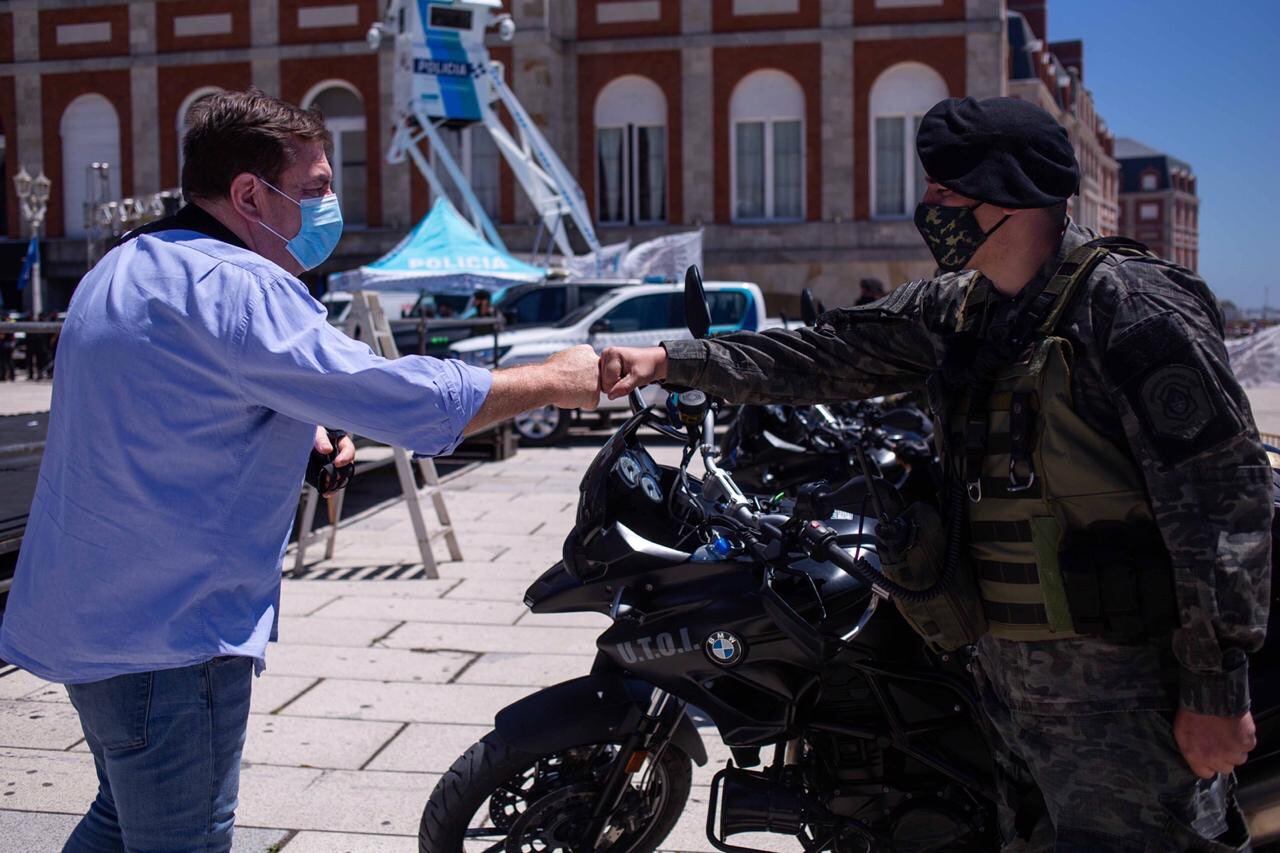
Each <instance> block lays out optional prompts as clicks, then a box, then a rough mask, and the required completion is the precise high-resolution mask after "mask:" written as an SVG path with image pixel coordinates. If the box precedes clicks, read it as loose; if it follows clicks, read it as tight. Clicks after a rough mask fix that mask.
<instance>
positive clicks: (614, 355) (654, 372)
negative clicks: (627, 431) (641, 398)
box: [600, 347, 667, 400]
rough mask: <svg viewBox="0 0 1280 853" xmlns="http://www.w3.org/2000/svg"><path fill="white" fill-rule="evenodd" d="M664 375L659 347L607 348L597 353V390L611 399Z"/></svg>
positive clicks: (664, 363)
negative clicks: (598, 364) (598, 372)
mask: <svg viewBox="0 0 1280 853" xmlns="http://www.w3.org/2000/svg"><path fill="white" fill-rule="evenodd" d="M666 378H667V351H666V350H665V349H663V348H662V347H609V348H608V349H606V350H605V351H604V352H603V353H602V354H601V355H600V390H601V391H603V392H604V393H605V394H608V395H609V399H610V400H616V399H618V398H619V397H625V396H626V395H627V394H630V393H631V392H632V391H634V390H635V389H637V388H643V387H644V386H646V385H649V384H651V383H654V382H661V381H662V380H663V379H666Z"/></svg>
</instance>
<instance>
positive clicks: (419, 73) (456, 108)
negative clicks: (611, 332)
mask: <svg viewBox="0 0 1280 853" xmlns="http://www.w3.org/2000/svg"><path fill="white" fill-rule="evenodd" d="M491 28H492V29H496V30H497V32H498V34H499V36H500V37H501V38H503V39H504V40H510V39H511V37H512V36H513V35H514V34H515V22H514V21H513V20H512V18H511V16H510V15H508V14H505V13H503V12H502V2H501V0H388V2H387V6H386V11H385V14H384V15H383V19H382V20H381V21H379V22H378V23H375V24H374V25H373V26H372V27H371V28H370V29H369V37H368V40H369V46H370V47H371V48H373V49H375V50H376V49H377V48H378V47H379V46H380V45H381V43H382V39H383V37H384V36H387V35H390V36H393V37H394V38H395V46H396V58H395V62H396V71H395V83H394V88H393V97H394V101H395V108H394V109H395V121H396V131H395V137H394V139H393V140H392V142H391V147H390V149H389V150H388V151H387V162H389V163H402V162H404V160H405V158H406V157H408V158H409V159H410V160H412V161H413V163H414V165H415V166H416V167H417V169H418V171H419V172H421V173H422V176H423V177H424V178H425V179H426V181H427V183H428V184H429V185H430V186H431V189H432V191H433V192H434V193H436V194H437V195H444V194H445V190H444V184H443V182H442V181H441V180H440V176H439V175H438V174H437V172H436V170H435V168H434V167H433V164H432V163H431V161H430V160H429V159H428V158H427V156H426V155H425V154H424V153H423V151H422V149H421V143H422V140H423V139H427V140H429V141H430V143H431V150H432V152H433V154H434V155H435V160H436V163H437V164H438V165H440V166H442V167H443V168H444V171H445V173H446V174H448V176H449V178H450V181H451V182H452V183H453V185H454V186H455V187H456V188H457V190H458V193H459V195H460V196H461V197H462V201H463V204H464V206H465V207H466V211H465V212H466V214H467V216H468V217H469V218H470V219H471V222H472V223H473V224H474V225H475V226H476V228H477V230H479V231H480V232H481V233H483V234H484V235H485V237H486V239H488V240H489V242H490V243H492V244H493V245H494V246H495V247H497V248H500V249H503V250H505V249H506V246H505V245H504V244H503V241H502V238H501V237H500V236H499V235H498V230H497V229H496V228H495V227H494V225H493V222H492V221H491V220H490V219H489V216H488V214H487V213H485V210H484V208H483V206H482V205H481V204H480V200H479V199H478V198H477V197H476V194H475V192H474V190H473V189H472V188H471V184H470V182H469V181H468V180H467V178H466V175H465V173H464V171H463V169H462V168H461V166H460V165H459V164H458V162H457V161H456V160H455V159H454V157H453V155H452V154H451V153H450V151H449V148H448V146H447V145H446V144H445V141H444V138H443V136H442V135H441V133H440V130H441V128H462V127H467V126H470V125H476V124H480V125H483V126H484V127H485V129H487V130H488V132H489V133H490V134H491V135H492V137H493V140H494V143H495V144H496V145H497V148H498V150H499V151H500V152H501V153H502V156H503V158H504V159H505V160H506V161H507V165H508V166H510V167H511V171H512V174H514V175H515V178H516V180H517V181H518V182H519V184H520V186H521V187H522V188H523V189H524V191H525V194H526V195H527V196H528V197H529V200H530V201H531V202H532V203H533V207H534V209H535V210H536V211H537V213H538V216H539V217H540V218H541V223H542V224H541V228H540V230H539V238H538V240H537V241H535V246H534V251H535V253H536V252H537V251H538V250H539V249H540V248H541V245H540V244H541V239H542V235H543V234H544V233H545V234H546V235H547V237H548V238H549V240H548V243H547V251H548V252H549V251H550V248H551V245H552V244H554V245H555V247H556V249H557V250H559V252H560V254H561V255H563V256H564V257H566V258H571V257H573V256H574V255H575V254H576V253H575V252H574V250H573V246H572V244H571V243H570V240H569V233H568V230H567V228H566V224H565V220H566V219H568V220H571V221H572V222H573V224H574V226H575V227H576V228H577V230H578V233H579V234H580V235H582V239H583V240H584V241H585V242H586V245H587V251H589V252H592V253H594V254H595V256H596V257H599V256H600V241H599V239H598V238H597V237H596V232H595V227H594V226H593V225H592V222H591V213H590V208H589V207H588V205H587V201H586V198H585V196H584V195H583V192H582V188H581V187H580V186H579V185H578V182H577V181H576V180H575V179H574V177H573V174H572V173H571V172H570V171H569V170H568V168H566V167H565V165H564V163H563V162H562V161H561V159H560V157H559V156H557V154H556V152H555V150H554V149H553V148H552V147H551V145H550V144H549V143H548V142H547V140H546V137H544V136H543V135H542V133H541V131H539V130H538V128H537V126H536V125H534V123H533V119H531V118H530V117H529V114H528V112H526V111H525V109H524V107H523V106H522V105H521V103H520V101H519V99H517V98H516V96H515V93H514V92H512V91H511V89H510V88H509V87H508V86H507V84H506V81H505V80H504V79H503V68H502V63H500V62H497V61H494V60H492V59H490V57H489V51H488V48H486V47H485V43H484V40H485V33H486V32H488V31H489V30H490V29H491ZM498 102H501V103H502V105H503V106H504V107H505V108H506V110H507V113H508V115H509V116H510V119H511V123H512V125H513V126H514V128H515V135H514V136H513V135H512V134H511V133H510V132H509V131H508V130H507V128H506V126H505V125H504V124H503V123H502V121H501V120H500V119H499V117H498V113H497V111H496V109H495V106H496V105H497V104H498Z"/></svg>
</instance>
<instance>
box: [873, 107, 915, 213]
mask: <svg viewBox="0 0 1280 853" xmlns="http://www.w3.org/2000/svg"><path fill="white" fill-rule="evenodd" d="M882 118H897V119H902V168H903V175H902V212H900V213H881V212H880V196H879V193H877V192H876V181H877V178H878V177H879V174H880V172H879V171H878V170H879V164H878V163H877V157H878V156H879V151H880V144H879V140H878V139H877V137H876V134H877V133H878V132H879V131H878V130H877V129H876V125H877V123H878V122H879V121H880V119H882ZM922 118H924V113H896V114H895V113H878V114H875V115H872V116H871V181H870V185H871V218H872V219H882V220H895V219H910V218H912V216H914V215H915V204H913V203H912V200H913V199H914V200H915V201H919V200H920V197H921V196H922V195H924V187H917V186H916V177H917V175H916V172H917V169H916V159H917V158H916V145H915V140H916V130H917V126H918V125H919V123H920V119H922ZM925 177H926V178H927V176H925Z"/></svg>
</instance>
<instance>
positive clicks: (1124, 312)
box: [664, 225, 1272, 716]
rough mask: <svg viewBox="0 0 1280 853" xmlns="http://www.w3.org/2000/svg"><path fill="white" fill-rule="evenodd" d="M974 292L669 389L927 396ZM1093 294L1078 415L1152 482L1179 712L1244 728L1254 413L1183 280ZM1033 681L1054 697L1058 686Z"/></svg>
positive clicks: (758, 342) (733, 360)
mask: <svg viewBox="0 0 1280 853" xmlns="http://www.w3.org/2000/svg"><path fill="white" fill-rule="evenodd" d="M1092 236H1093V235H1091V234H1089V233H1088V232H1086V231H1084V230H1082V229H1080V228H1078V227H1076V226H1075V225H1071V226H1069V227H1068V229H1067V231H1066V233H1065V235H1064V238H1063V241H1062V244H1061V246H1060V248H1059V250H1058V253H1057V255H1056V256H1055V257H1054V258H1051V259H1050V260H1049V262H1048V263H1047V264H1046V265H1045V267H1044V268H1043V269H1042V270H1041V272H1040V273H1039V274H1038V275H1037V277H1036V278H1035V279H1033V280H1032V281H1031V282H1030V283H1029V284H1028V285H1027V286H1026V287H1025V288H1023V290H1022V291H1021V292H1020V293H1019V295H1018V296H1017V297H1012V298H1010V297H1001V296H1000V295H999V294H996V293H995V292H994V288H992V294H993V299H994V303H993V304H994V311H996V312H999V311H1009V312H1012V311H1014V310H1016V309H1017V308H1018V307H1019V306H1021V305H1023V304H1025V302H1026V301H1027V300H1029V299H1030V298H1032V297H1034V295H1035V294H1036V293H1037V292H1039V291H1040V290H1041V289H1043V287H1044V285H1045V284H1046V283H1047V282H1048V279H1049V278H1050V277H1051V276H1052V274H1053V272H1054V271H1055V270H1056V269H1057V267H1058V264H1059V263H1060V262H1061V260H1062V259H1063V258H1064V257H1065V256H1066V255H1067V254H1068V253H1069V252H1070V251H1071V250H1072V249H1074V248H1076V247H1077V246H1079V245H1081V244H1082V243H1084V242H1087V241H1088V240H1089V239H1091V237H1092ZM972 287H991V284H990V282H988V281H987V280H986V279H985V278H983V277H982V276H981V275H979V274H977V273H974V272H968V273H951V274H945V275H942V276H940V277H938V278H935V279H932V280H919V281H912V282H909V283H907V284H904V285H902V286H900V287H898V288H897V289H896V290H894V291H893V292H892V293H890V294H889V295H888V296H886V297H884V298H883V299H880V300H879V301H877V302H873V303H870V304H868V305H864V306H859V307H855V308H843V309H838V310H835V311H829V312H827V313H826V314H823V315H822V317H821V318H819V321H818V324H817V326H816V327H815V328H812V329H808V328H806V329H792V330H783V329H770V330H768V331H765V332H763V333H749V332H742V333H737V334H732V335H726V336H723V337H717V338H716V339H714V340H710V341H672V342H668V343H665V344H664V346H665V347H666V350H667V357H668V362H667V381H669V382H671V383H673V384H678V385H685V386H693V387H697V388H701V389H704V390H707V391H709V392H712V393H714V394H717V395H719V396H722V397H725V398H726V399H728V400H730V401H733V402H737V403H764V402H775V403H793V404H798V405H800V404H810V403H816V402H823V401H836V400H847V399H861V398H865V397H871V396H876V395H880V394H889V393H895V392H901V391H912V390H919V389H921V388H922V387H923V386H924V384H925V382H926V380H927V379H928V377H929V376H930V375H931V374H932V373H934V372H935V371H937V370H938V369H939V368H940V366H941V365H942V361H943V356H944V352H945V342H946V339H947V336H948V335H949V334H950V333H951V332H953V331H954V329H955V326H956V319H957V314H958V312H959V309H960V306H961V305H962V304H963V302H964V298H965V294H966V292H967V289H968V288H972ZM1081 290H1082V292H1080V293H1078V294H1077V296H1076V298H1075V299H1074V300H1073V302H1072V304H1071V305H1070V306H1068V308H1067V311H1066V313H1065V314H1064V316H1063V318H1062V321H1061V322H1060V323H1059V325H1058V330H1057V334H1060V335H1062V336H1063V337H1065V338H1066V339H1067V340H1068V341H1069V342H1070V344H1071V348H1072V352H1073V353H1074V356H1073V361H1072V391H1073V396H1074V407H1075V409H1076V411H1077V413H1078V414H1079V415H1080V416H1081V417H1082V418H1083V419H1084V420H1085V421H1087V422H1088V423H1089V424H1090V426H1092V427H1093V428H1094V429H1095V430H1097V431H1098V432H1099V433H1101V434H1103V435H1107V436H1112V437H1113V439H1114V441H1115V443H1116V444H1117V446H1119V447H1121V448H1123V449H1125V450H1126V451H1127V452H1128V453H1129V454H1130V455H1131V456H1132V458H1133V460H1134V461H1135V464H1136V465H1137V466H1138V468H1139V469H1140V470H1141V471H1142V472H1143V475H1144V477H1145V480H1146V485H1147V491H1148V494H1149V497H1150V500H1151V505H1152V509H1153V511H1154V514H1155V517H1156V522H1157V524H1158V526H1159V528H1160V532H1161V535H1162V538H1163V540H1164V543H1165V545H1166V546H1167V548H1168V550H1169V552H1170V555H1171V557H1172V560H1173V565H1174V574H1175V578H1174V582H1175V588H1176V592H1177V598H1178V605H1179V608H1180V611H1181V628H1179V629H1178V630H1176V631H1174V633H1173V637H1172V652H1173V658H1174V659H1176V662H1177V663H1176V667H1177V672H1176V681H1177V686H1176V690H1177V693H1178V697H1179V701H1180V702H1181V704H1182V705H1183V706H1184V707H1187V708H1189V709H1191V710H1195V711H1199V712H1200V713H1209V714H1218V715H1221V716H1226V715H1230V714H1235V713H1240V712H1243V711H1244V710H1245V709H1247V708H1248V707H1249V691H1248V677H1247V676H1248V669H1247V666H1248V661H1247V657H1246V654H1247V653H1248V652H1252V651H1256V650H1257V649H1258V648H1259V647H1260V646H1261V644H1262V641H1263V638H1264V635H1265V632H1266V622H1267V614H1268V607H1269V600H1270V575H1271V567H1270V549H1271V539H1270V526H1271V513H1272V478H1271V471H1270V467H1269V465H1268V460H1267V457H1266V454H1265V453H1264V451H1263V449H1262V445H1261V442H1260V441H1259V438H1258V432H1257V428H1256V427H1255V425H1254V422H1253V414H1252V412H1251V410H1250V408H1249V402H1248V399H1247V398H1246V397H1245V394H1244V391H1243V390H1242V389H1241V388H1240V385H1239V383H1238V382H1237V381H1236V379H1235V377H1234V375H1233V374H1232V372H1231V368H1230V366H1229V364H1228V361H1227V354H1226V351H1225V348H1224V346H1223V342H1222V317H1221V314H1220V312H1219V310H1218V308H1217V303H1216V301H1215V300H1214V298H1213V296H1212V294H1211V293H1210V291H1209V289H1208V287H1207V286H1206V285H1205V283H1204V282H1203V281H1202V280H1201V279H1200V278H1198V277H1197V276H1195V275H1194V274H1193V273H1191V272H1190V271H1188V270H1186V269H1183V268H1181V267H1178V266H1175V265H1173V264H1170V263H1167V262H1164V261H1157V260H1154V259H1145V258H1121V257H1119V256H1115V255H1111V256H1108V257H1107V258H1106V259H1105V260H1104V261H1103V262H1102V263H1100V264H1099V265H1098V267H1097V268H1096V269H1095V270H1094V272H1093V273H1092V275H1091V276H1090V277H1089V280H1088V282H1086V283H1085V285H1084V287H1083V288H1082V289H1081ZM990 310H992V309H989V311H990ZM1161 371H1164V372H1165V373H1163V374H1162V373H1161ZM1157 374H1159V375H1160V378H1168V379H1170V380H1178V381H1179V382H1181V383H1182V384H1183V387H1184V388H1189V389H1190V390H1189V392H1188V393H1189V394H1190V400H1189V401H1188V399H1187V398H1186V397H1185V396H1184V397H1183V398H1182V399H1181V400H1179V401H1176V402H1175V403H1174V405H1178V406H1181V408H1179V409H1177V410H1175V411H1173V412H1170V411H1169V409H1168V406H1169V405H1170V404H1171V403H1170V400H1169V399H1167V395H1165V396H1162V394H1165V391H1163V390H1161V389H1166V390H1167V386H1168V384H1169V383H1168V382H1162V381H1154V382H1153V381H1150V380H1151V379H1152V378H1153V377H1156V376H1157ZM1187 382H1189V383H1190V384H1189V385H1187V384H1186V383H1187ZM1188 404H1190V405H1191V406H1192V408H1193V410H1195V411H1196V412H1197V413H1198V414H1197V416H1196V418H1195V419H1194V420H1195V432H1194V435H1192V436H1191V437H1190V438H1188V437H1187V435H1188V434H1187V424H1186V421H1185V419H1184V418H1183V417H1182V416H1183V415H1184V414H1185V411H1186V406H1187V405H1188ZM942 426H943V427H944V428H945V427H947V425H946V424H943V425H942ZM1065 642H1068V641H1059V643H1065ZM1037 645H1044V644H1037ZM1028 651H1029V650H1025V649H1024V650H1023V655H1022V659H1024V660H1025V661H1027V665H1028V666H1032V665H1034V661H1035V660H1043V659H1045V655H1043V654H1029V653H1027V652H1028ZM1063 651H1064V652H1065V651H1066V650H1065V647H1064V649H1063ZM1100 654H1102V653H1100ZM1103 656H1104V657H1112V655H1105V654H1103ZM1166 656H1167V655H1166ZM1050 657H1052V655H1050ZM1045 665H1050V666H1051V665H1052V664H1051V663H1050V664H1045ZM1032 675H1033V673H1031V672H1028V673H1027V676H1028V677H1030V676H1032ZM1042 675H1043V674H1042ZM1114 677H1115V678H1117V679H1120V680H1124V679H1126V678H1128V676H1127V675H1123V674H1117V675H1115V676H1114ZM1031 680H1032V681H1038V682H1040V683H1042V684H1045V685H1049V686H1046V687H1045V692H1047V693H1052V692H1053V689H1054V688H1053V687H1052V686H1051V682H1052V679H1046V678H1043V677H1041V678H1039V679H1035V678H1033V679H1031ZM1102 680H1109V679H1102ZM1166 680H1167V679H1166ZM1156 689H1157V688H1156V685H1155V682H1154V681H1153V682H1152V686H1151V691H1152V692H1155V691H1156ZM1044 698H1046V699H1050V698H1052V697H1050V696H1047V695H1046V696H1045V697H1044Z"/></svg>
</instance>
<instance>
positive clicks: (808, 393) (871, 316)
mask: <svg viewBox="0 0 1280 853" xmlns="http://www.w3.org/2000/svg"><path fill="white" fill-rule="evenodd" d="M959 289H960V287H959V284H958V282H957V280H956V279H955V278H949V279H942V280H935V281H916V282H910V283H908V284H904V285H902V286H901V287H899V288H898V289H897V290H895V291H894V292H893V293H891V294H890V295H889V296H887V297H885V298H884V299H881V300H878V301H876V302H873V303H870V304H868V305H864V306H859V307H856V308H844V309H839V310H836V311H828V312H827V313H826V314H823V315H822V316H821V317H820V318H819V320H818V325H817V326H816V327H814V328H812V329H809V328H805V329H791V330H787V329H770V330H768V331H766V332H762V333H754V332H739V333H736V334H732V335H724V336H722V337H717V338H714V339H712V340H702V341H687V340H686V341H666V342H664V343H663V344H662V346H660V347H644V348H625V347H619V348H610V349H607V350H605V351H604V354H603V355H602V356H601V359H600V387H601V390H603V391H604V392H605V393H607V394H608V395H609V397H610V399H615V398H617V397H621V396H623V395H625V394H627V393H628V392H630V391H631V390H633V389H635V388H639V387H642V386H644V385H647V384H650V383H652V382H661V381H667V382H671V383H674V384H676V385H685V386H691V387H695V388H700V389H702V390H704V391H709V392H711V393H713V394H715V395H717V396H720V397H724V398H725V399H727V400H730V401H731V402H734V403H793V404H797V405H803V404H809V403H821V402H825V401H831V400H856V399H862V398H865V397H873V396H876V395H878V394H889V393H895V392H899V391H907V390H911V389H914V388H918V387H919V386H920V385H922V384H923V382H924V380H925V378H926V377H927V376H928V374H929V372H930V371H932V370H933V369H934V367H935V365H936V364H937V359H938V346H937V344H936V335H935V334H934V333H933V332H932V329H934V328H938V327H940V326H941V325H942V323H943V320H944V318H945V317H946V315H947V312H948V311H950V310H952V307H953V304H954V303H955V302H956V297H957V295H958V293H959Z"/></svg>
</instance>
